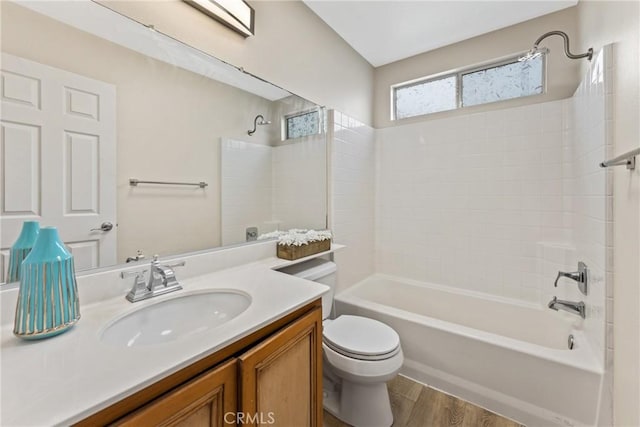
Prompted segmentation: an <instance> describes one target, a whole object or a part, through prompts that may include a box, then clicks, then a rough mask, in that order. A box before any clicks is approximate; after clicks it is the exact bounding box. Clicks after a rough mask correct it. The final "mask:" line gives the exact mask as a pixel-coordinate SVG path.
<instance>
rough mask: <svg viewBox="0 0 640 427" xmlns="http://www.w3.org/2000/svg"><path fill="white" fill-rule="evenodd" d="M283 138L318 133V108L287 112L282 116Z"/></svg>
mask: <svg viewBox="0 0 640 427" xmlns="http://www.w3.org/2000/svg"><path fill="white" fill-rule="evenodd" d="M284 130H285V138H284V139H293V138H301V137H303V136H309V135H317V134H319V133H320V130H321V127H320V110H319V109H314V110H310V111H303V112H300V113H294V114H289V115H287V116H285V118H284Z"/></svg>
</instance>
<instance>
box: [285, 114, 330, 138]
mask: <svg viewBox="0 0 640 427" xmlns="http://www.w3.org/2000/svg"><path fill="white" fill-rule="evenodd" d="M322 111H323V109H322V107H313V108H308V109H306V110H300V111H295V112H292V113H288V114H285V115H284V116H283V117H282V141H292V140H296V139H302V138H308V137H311V136H315V135H322V133H323V131H324V116H323V114H322ZM314 112H317V113H318V132H316V133H310V134H308V135H304V136H297V137H292V138H290V137H289V126H288V122H287V120H288V119H290V118H292V117H298V116H304V115H306V114H309V113H314Z"/></svg>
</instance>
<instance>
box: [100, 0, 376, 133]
mask: <svg viewBox="0 0 640 427" xmlns="http://www.w3.org/2000/svg"><path fill="white" fill-rule="evenodd" d="M100 3H102V4H104V5H105V6H107V7H109V8H112V9H114V10H117V11H118V12H120V13H123V14H124V15H126V16H129V17H131V18H133V19H135V20H138V21H140V22H142V23H145V24H153V25H154V26H155V28H157V29H158V30H160V31H162V32H164V33H167V34H169V35H171V36H173V37H175V38H177V39H178V40H182V41H184V42H185V43H187V44H189V45H191V46H194V47H197V48H198V49H201V50H203V51H205V52H208V53H210V54H212V55H214V56H216V57H217V58H220V59H222V60H223V61H226V62H229V63H230V64H233V65H235V66H237V67H243V68H244V69H245V70H246V71H248V72H250V73H253V74H255V75H257V76H260V77H261V78H263V79H265V80H268V81H270V82H272V83H274V84H276V85H278V86H281V87H283V88H286V89H287V90H289V91H291V92H292V93H295V94H297V95H300V96H302V97H304V98H307V99H310V100H312V101H314V102H316V103H318V104H321V105H326V106H331V107H332V108H337V109H339V110H341V111H344V112H346V113H348V114H351V115H352V116H353V117H357V118H358V119H359V120H361V121H363V122H365V123H371V121H372V113H371V110H372V105H373V68H372V67H371V65H370V64H369V63H368V62H367V61H366V60H365V59H364V58H362V57H361V56H360V55H359V54H357V53H356V52H355V51H354V50H353V49H352V48H351V46H349V45H348V44H347V43H346V42H345V41H344V40H343V39H342V38H341V37H340V36H338V35H337V34H336V33H335V32H334V31H333V30H332V29H331V28H330V27H329V26H328V25H326V24H325V23H324V22H323V21H322V20H321V19H320V18H319V17H318V16H317V15H315V14H314V13H313V12H312V11H311V10H310V9H309V8H308V7H307V6H306V5H304V3H302V2H301V1H300V0H294V1H271V0H269V1H260V0H258V1H250V2H249V3H250V5H251V6H252V7H253V8H254V9H255V13H256V14H255V25H256V31H255V36H252V37H249V38H246V39H245V38H243V37H242V36H240V35H238V34H237V33H235V32H233V31H231V30H229V29H228V28H226V27H224V26H223V25H221V24H220V23H218V22H216V21H215V20H213V19H211V18H209V17H208V16H206V15H204V14H203V13H201V12H199V11H198V10H196V9H194V8H193V7H191V6H189V5H188V4H186V3H184V2H183V1H180V0H169V1H153V2H149V1H113V0H109V1H100Z"/></svg>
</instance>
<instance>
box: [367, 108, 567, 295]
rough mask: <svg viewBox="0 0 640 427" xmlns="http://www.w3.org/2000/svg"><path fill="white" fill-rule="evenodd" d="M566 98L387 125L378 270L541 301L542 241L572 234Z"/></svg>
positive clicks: (382, 140) (381, 158) (381, 145)
mask: <svg viewBox="0 0 640 427" xmlns="http://www.w3.org/2000/svg"><path fill="white" fill-rule="evenodd" d="M566 108H567V101H554V102H548V103H543V104H534V105H529V106H525V107H518V108H513V109H508V110H498V111H490V112H486V113H478V114H470V115H465V116H457V117H452V118H446V119H441V120H430V121H425V122H421V123H416V124H410V125H405V126H397V127H392V128H386V129H382V130H380V131H379V132H378V140H377V141H378V144H377V148H378V186H377V198H376V266H377V269H378V272H381V273H387V274H393V275H400V276H404V277H409V278H412V279H416V280H421V281H425V282H431V283H438V284H444V285H449V286H454V287H458V288H464V289H467V290H471V291H478V292H484V293H488V294H493V295H498V296H502V297H508V298H517V299H520V300H524V301H528V302H535V303H538V302H539V301H540V300H541V277H540V274H539V273H540V262H539V255H538V254H539V252H540V247H539V242H562V243H566V242H571V237H572V235H571V234H572V233H571V226H572V224H571V216H570V215H567V214H566V212H567V210H566V208H567V206H566V204H567V203H568V200H567V199H566V198H565V197H564V196H565V194H566V190H567V188H566V187H567V185H566V181H567V180H566V179H565V176H564V175H563V168H564V167H566V165H564V164H563V150H566V147H567V145H568V144H567V141H566V136H567V135H566V132H565V131H566V127H567V121H566V120H565V116H566V114H565V110H566ZM553 279H554V278H553V277H551V278H545V283H547V284H548V283H552V281H553Z"/></svg>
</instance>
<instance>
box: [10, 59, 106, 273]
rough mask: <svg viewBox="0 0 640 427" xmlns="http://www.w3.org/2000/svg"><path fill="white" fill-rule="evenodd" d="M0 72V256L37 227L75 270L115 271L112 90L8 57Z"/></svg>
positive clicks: (66, 72) (84, 78)
mask: <svg viewBox="0 0 640 427" xmlns="http://www.w3.org/2000/svg"><path fill="white" fill-rule="evenodd" d="M1 68H2V79H1V87H0V91H1V94H0V96H1V99H2V112H1V116H0V122H1V125H2V129H1V134H0V138H1V147H0V150H1V151H0V153H1V154H0V155H1V156H2V158H1V159H0V188H1V189H2V197H0V254H3V255H4V254H7V249H8V248H9V247H10V246H11V245H12V244H13V242H14V241H15V239H16V238H17V236H18V234H19V233H20V229H21V227H22V222H23V221H25V220H37V221H40V223H41V225H42V226H47V225H54V226H56V227H58V230H59V231H60V236H61V238H62V239H63V240H64V242H65V244H66V245H67V246H68V247H69V249H70V250H71V252H72V253H73V254H74V256H75V262H76V269H77V270H83V269H87V268H93V267H99V266H106V265H111V264H115V263H116V238H117V237H116V236H117V231H116V227H115V226H116V178H115V172H116V164H115V161H116V159H115V155H116V146H115V143H116V141H115V137H116V136H115V135H116V126H115V125H116V123H115V99H116V90H115V86H113V85H110V84H108V83H105V82H101V81H98V80H93V79H89V78H86V77H83V76H80V75H77V74H73V73H70V72H68V71H64V70H61V69H58V68H53V67H49V66H47V65H43V64H40V63H37V62H33V61H29V60H26V59H23V58H20V57H17V56H13V55H9V54H5V53H3V54H2V67H1ZM106 222H110V223H112V224H113V226H114V227H113V229H112V230H111V231H100V230H92V229H99V228H100V227H101V225H102V224H103V223H106ZM0 258H2V260H3V261H5V258H6V257H5V256H1V257H0ZM1 264H2V270H1V271H0V282H3V281H4V277H5V275H6V267H7V262H2V263H1Z"/></svg>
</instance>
